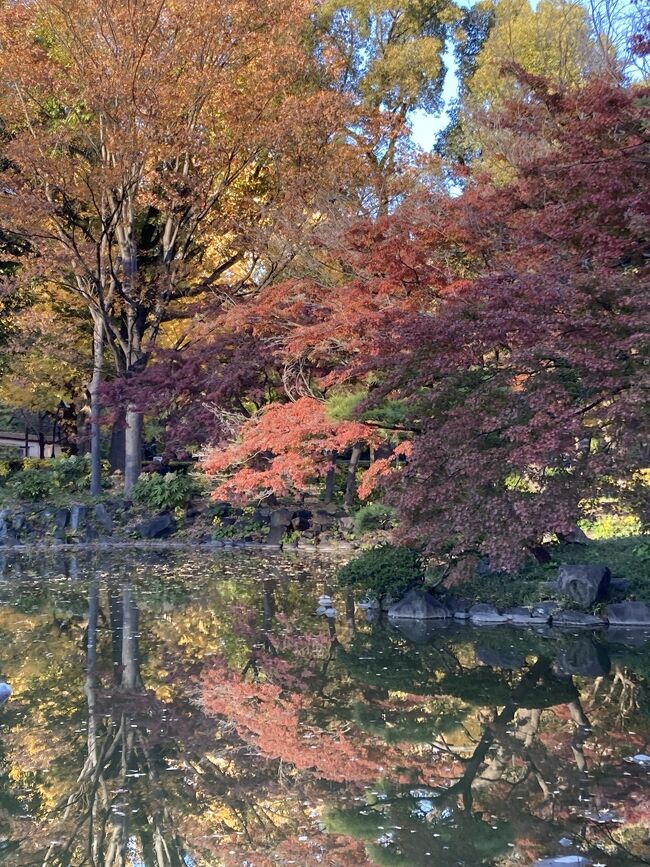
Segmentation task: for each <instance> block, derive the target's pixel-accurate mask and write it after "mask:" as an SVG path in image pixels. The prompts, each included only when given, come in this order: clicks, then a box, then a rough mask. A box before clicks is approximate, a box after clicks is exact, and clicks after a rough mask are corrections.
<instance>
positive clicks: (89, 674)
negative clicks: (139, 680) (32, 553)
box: [85, 581, 99, 767]
mask: <svg viewBox="0 0 650 867" xmlns="http://www.w3.org/2000/svg"><path fill="white" fill-rule="evenodd" d="M98 617H99V584H98V582H97V581H93V582H92V584H91V585H90V590H89V591H88V633H87V638H86V683H85V692H86V700H87V702H88V755H89V756H92V763H93V767H95V766H96V765H97V717H96V699H97V696H96V691H97V621H98Z"/></svg>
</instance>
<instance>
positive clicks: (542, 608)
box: [532, 599, 560, 623]
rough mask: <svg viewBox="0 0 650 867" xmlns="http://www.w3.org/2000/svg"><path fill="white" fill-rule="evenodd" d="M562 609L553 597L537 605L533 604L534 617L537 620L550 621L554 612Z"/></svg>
mask: <svg viewBox="0 0 650 867" xmlns="http://www.w3.org/2000/svg"><path fill="white" fill-rule="evenodd" d="M559 610H560V606H559V605H558V603H557V602H555V600H553V599H549V600H548V601H547V602H538V603H537V605H533V610H532V617H533V618H534V619H535V620H538V621H541V622H544V623H548V621H549V620H550V619H551V617H552V616H553V614H554V613H555V612H556V611H559Z"/></svg>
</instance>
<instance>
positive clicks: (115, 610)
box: [108, 581, 122, 684]
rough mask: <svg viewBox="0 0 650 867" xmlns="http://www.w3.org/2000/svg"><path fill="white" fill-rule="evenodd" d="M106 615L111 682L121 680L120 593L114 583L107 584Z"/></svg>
mask: <svg viewBox="0 0 650 867" xmlns="http://www.w3.org/2000/svg"><path fill="white" fill-rule="evenodd" d="M108 613H109V617H110V623H111V656H112V659H113V681H114V682H115V683H116V684H119V683H120V680H121V679H122V591H121V589H120V587H119V586H118V585H117V584H116V583H115V582H114V581H109V584H108Z"/></svg>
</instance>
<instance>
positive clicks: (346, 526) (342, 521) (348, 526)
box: [339, 515, 354, 533]
mask: <svg viewBox="0 0 650 867" xmlns="http://www.w3.org/2000/svg"><path fill="white" fill-rule="evenodd" d="M339 526H340V528H341V529H342V530H345V532H346V533H350V532H352V530H354V518H351V517H350V516H349V515H348V516H346V517H345V518H339Z"/></svg>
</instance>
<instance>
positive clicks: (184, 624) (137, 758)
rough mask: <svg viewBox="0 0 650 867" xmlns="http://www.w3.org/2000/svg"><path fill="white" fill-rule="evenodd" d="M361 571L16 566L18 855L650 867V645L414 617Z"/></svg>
mask: <svg viewBox="0 0 650 867" xmlns="http://www.w3.org/2000/svg"><path fill="white" fill-rule="evenodd" d="M335 568H336V563H335V562H333V561H332V560H326V559H317V558H316V557H314V556H310V557H307V556H303V558H302V559H301V558H300V557H298V556H297V555H296V556H294V557H291V556H289V555H279V554H278V555H262V554H259V553H252V552H251V553H249V552H244V551H240V552H232V553H227V552H223V553H220V554H215V553H211V552H206V551H203V552H202V551H197V550H194V551H190V550H173V549H168V550H151V551H143V550H140V551H127V550H119V549H118V550H113V551H111V552H108V551H94V552H87V553H85V554H84V555H81V554H79V553H70V552H65V553H63V552H59V553H57V554H54V553H51V554H45V553H39V554H38V555H34V556H32V557H31V558H30V557H27V556H25V555H22V556H19V555H15V556H9V555H8V554H5V555H0V641H1V644H0V680H2V681H5V682H7V683H8V684H10V686H11V688H12V690H13V692H12V695H11V696H10V697H9V698H8V700H6V701H5V702H4V704H2V706H1V707H0V769H1V776H0V861H3V863H6V864H9V865H21V867H24V865H34V867H36V865H75V867H76V865H95V867H104V865H106V867H117V865H124V867H125V865H132V867H193V865H196V867H199V865H219V867H235V865H237V867H244V865H245V867H271V865H289V864H296V865H301V867H303V865H307V867H311V865H314V867H315V865H326V867H344V865H355V867H362V865H395V867H399V865H403V867H420V865H438V867H478V865H488V867H497V865H498V867H515V865H517V867H521V865H533V864H536V863H543V864H546V863H549V864H558V865H561V864H567V865H568V864H574V865H579V864H583V865H587V864H591V865H607V867H632V865H635V867H638V865H640V864H648V863H650V846H649V845H648V844H649V838H650V779H649V775H650V757H649V756H648V755H647V754H648V752H650V641H648V639H650V636H648V635H644V634H643V633H639V632H631V633H629V634H627V635H626V634H622V633H620V632H619V633H616V632H614V631H611V632H610V633H609V634H605V633H603V634H601V635H591V634H589V635H587V634H579V633H574V634H572V633H564V634H554V633H552V632H551V631H549V629H548V628H544V629H542V628H540V629H539V630H538V631H536V632H533V631H530V630H529V631H524V630H523V629H522V630H516V629H514V628H505V627H502V626H499V627H493V628H482V629H473V628H471V627H466V626H462V625H449V626H446V627H445V626H435V627H434V628H432V629H431V630H426V629H421V628H415V627H413V626H412V627H411V628H409V626H408V625H407V624H404V625H403V626H402V629H401V630H398V629H393V628H391V627H390V626H389V625H387V624H384V623H382V622H375V623H373V622H369V621H368V620H367V619H366V616H365V614H364V612H363V611H360V610H359V609H358V608H357V609H356V611H355V606H354V600H353V599H352V598H349V597H348V598H346V597H345V596H343V595H342V594H341V592H340V591H339V590H337V588H336V586H335V583H334V575H335ZM324 591H327V592H332V593H333V596H334V599H335V604H336V607H337V610H338V616H337V617H336V619H327V618H324V617H317V616H316V614H315V611H316V607H317V605H318V598H319V595H320V594H322V593H323V592H324ZM546 859H550V860H548V861H547V860H546Z"/></svg>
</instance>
